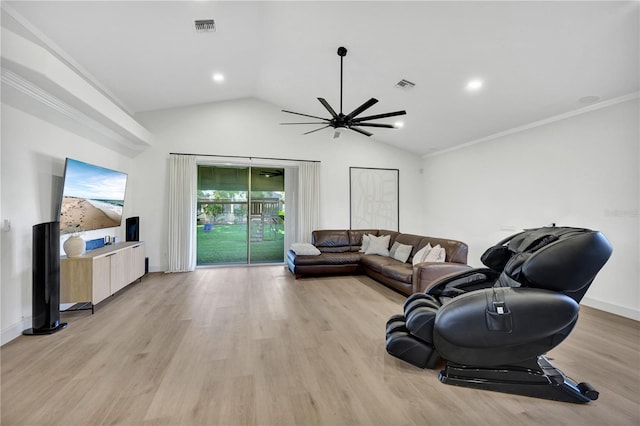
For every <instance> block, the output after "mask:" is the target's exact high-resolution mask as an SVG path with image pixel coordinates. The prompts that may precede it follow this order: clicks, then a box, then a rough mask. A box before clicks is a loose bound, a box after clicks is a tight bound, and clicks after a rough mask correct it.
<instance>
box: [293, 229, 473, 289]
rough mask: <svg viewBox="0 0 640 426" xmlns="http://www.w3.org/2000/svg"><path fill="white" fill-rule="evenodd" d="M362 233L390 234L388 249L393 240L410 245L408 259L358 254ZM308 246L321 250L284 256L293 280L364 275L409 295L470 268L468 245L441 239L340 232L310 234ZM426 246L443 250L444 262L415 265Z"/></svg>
mask: <svg viewBox="0 0 640 426" xmlns="http://www.w3.org/2000/svg"><path fill="white" fill-rule="evenodd" d="M365 234H371V235H374V236H382V235H389V236H390V241H389V248H391V246H392V245H393V243H394V242H396V241H397V242H399V243H401V244H406V245H410V246H412V247H413V248H412V250H411V255H410V256H409V259H408V260H407V261H406V262H405V263H402V262H400V261H398V260H396V259H393V258H391V257H386V256H380V255H377V254H367V255H365V254H364V253H360V252H359V250H360V248H361V246H362V236H363V235H365ZM311 243H312V244H313V245H314V246H315V247H317V248H318V250H320V252H321V254H320V255H317V256H316V255H296V253H295V252H293V251H292V250H289V252H288V253H287V266H288V267H289V270H290V271H291V273H292V274H294V275H295V277H296V279H297V278H300V277H301V276H302V275H327V274H359V273H365V274H366V275H368V276H370V277H371V278H373V279H375V280H377V281H379V282H381V283H383V284H385V285H387V286H388V287H391V288H393V289H395V290H397V291H399V292H401V293H403V294H405V295H410V294H413V293H419V292H423V291H425V290H426V289H427V288H429V287H430V284H431V283H433V282H434V281H436V280H437V279H439V278H440V277H443V276H445V275H448V274H450V273H453V272H459V271H461V270H465V269H469V268H470V266H469V265H467V251H468V248H467V245H466V244H465V243H463V242H461V241H455V240H448V239H443V238H433V237H425V236H420V235H412V234H402V233H399V232H396V231H386V230H379V229H357V230H352V229H342V230H319V231H313V232H312V241H311ZM429 243H430V244H431V246H432V247H435V246H436V245H437V244H440V246H441V247H444V249H445V251H446V258H445V261H444V262H424V263H419V264H417V265H416V266H414V265H413V263H412V260H413V256H414V255H415V254H416V252H418V250H420V249H421V248H423V247H425V246H426V245H427V244H429Z"/></svg>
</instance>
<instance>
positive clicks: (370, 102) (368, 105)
mask: <svg viewBox="0 0 640 426" xmlns="http://www.w3.org/2000/svg"><path fill="white" fill-rule="evenodd" d="M376 103H378V100H377V99H376V98H371V99H369V100H368V101H367V102H365V103H363V104H362V105H360V106H359V107H358V108H356V109H354V110H353V111H351V112H350V113H349V114H348V115H347V116H346V117H345V118H344V119H345V121H349V120H352V119H353V118H355V117H356V116H357V115H358V114H361V113H362V112H363V111H365V110H367V109H369V108H371V107H372V106H374V105H375V104H376Z"/></svg>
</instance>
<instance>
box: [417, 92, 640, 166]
mask: <svg viewBox="0 0 640 426" xmlns="http://www.w3.org/2000/svg"><path fill="white" fill-rule="evenodd" d="M638 97H640V92H633V93H629V94H627V95H623V96H619V97H617V98H613V99H608V100H606V101H602V102H598V103H596V104H593V105H589V106H586V107H584V108H580V109H576V110H573V111H569V112H565V113H563V114H558V115H554V116H552V117H548V118H545V119H542V120H539V121H534V122H533V123H529V124H525V125H523V126H518V127H514V128H512V129H509V130H505V131H502V132H498V133H494V134H492V135H489V136H485V137H482V138H480V139H475V140H472V141H470V142H465V143H463V144H460V145H457V146H455V147H452V148H447V149H443V150H441V151H436V152H432V153H429V154H425V155H423V156H422V158H430V157H435V156H437V155H440V154H445V153H448V152H452V151H457V150H459V149H464V148H467V147H470V146H472V145H477V144H479V143H483V142H489V141H492V140H495V139H498V138H502V137H505V136H509V135H512V134H515V133H520V132H524V131H525V130H529V129H534V128H536V127H540V126H546V125H547V124H551V123H555V122H556V121H561V120H566V119H567V118H571V117H575V116H577V115H582V114H586V113H588V112H592V111H597V110H599V109H603V108H608V107H610V106H613V105H617V104H621V103H624V102H627V101H630V100H633V99H637V98H638Z"/></svg>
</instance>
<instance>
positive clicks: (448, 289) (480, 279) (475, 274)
mask: <svg viewBox="0 0 640 426" xmlns="http://www.w3.org/2000/svg"><path fill="white" fill-rule="evenodd" d="M499 276H500V273H499V272H497V271H494V270H493V269H489V268H467V269H464V270H461V271H458V272H456V273H452V274H448V275H446V276H443V277H441V278H439V279H438V280H436V281H434V282H433V283H431V286H430V287H429V288H428V289H427V290H426V291H425V293H427V294H430V295H432V296H435V297H438V298H440V297H446V298H452V297H457V296H460V295H462V294H464V293H468V292H470V291H475V290H480V289H483V288H490V287H493V286H494V284H495V283H496V281H497V280H498V277H499Z"/></svg>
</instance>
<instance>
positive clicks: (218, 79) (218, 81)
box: [211, 72, 224, 83]
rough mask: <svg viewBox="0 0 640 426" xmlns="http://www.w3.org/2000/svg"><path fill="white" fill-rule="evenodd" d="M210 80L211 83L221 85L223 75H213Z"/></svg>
mask: <svg viewBox="0 0 640 426" xmlns="http://www.w3.org/2000/svg"><path fill="white" fill-rule="evenodd" d="M211 78H212V79H213V81H215V82H216V83H222V82H223V81H224V75H223V74H220V73H219V72H218V73H215V74H214V75H212V76H211Z"/></svg>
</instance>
